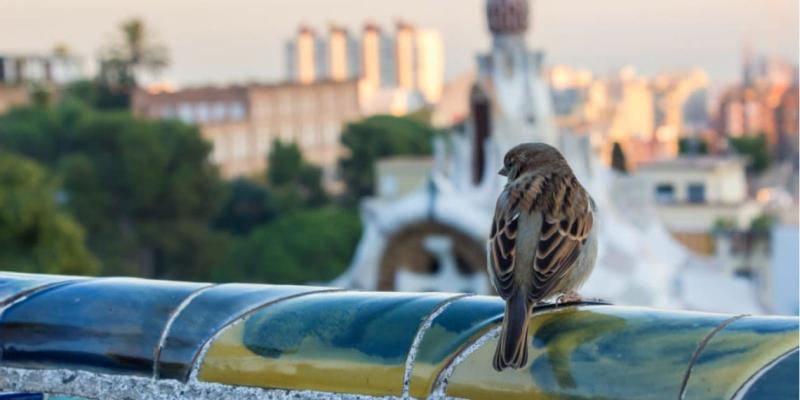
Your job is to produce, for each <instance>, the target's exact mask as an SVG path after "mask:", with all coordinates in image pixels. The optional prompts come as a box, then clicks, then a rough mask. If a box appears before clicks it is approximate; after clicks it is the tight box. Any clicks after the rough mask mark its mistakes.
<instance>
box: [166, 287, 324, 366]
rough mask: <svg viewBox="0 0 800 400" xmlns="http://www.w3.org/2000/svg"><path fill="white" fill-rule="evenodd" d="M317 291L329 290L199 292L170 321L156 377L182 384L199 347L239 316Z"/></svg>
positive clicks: (238, 289)
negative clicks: (263, 306)
mask: <svg viewBox="0 0 800 400" xmlns="http://www.w3.org/2000/svg"><path fill="white" fill-rule="evenodd" d="M320 290H331V289H330V288H323V287H314V286H289V285H286V286H273V285H248V284H226V285H219V286H214V287H212V288H209V289H207V290H204V291H202V292H201V293H200V294H199V295H198V296H197V297H195V298H194V299H192V301H191V302H190V303H189V305H188V306H186V308H184V309H183V310H182V311H181V312H180V314H178V316H177V317H176V318H175V320H174V321H173V323H172V326H171V327H170V330H169V332H168V334H167V337H166V340H165V342H164V348H163V349H162V350H161V354H160V356H159V358H158V377H159V378H166V379H177V380H181V381H186V380H187V379H188V377H189V372H190V370H191V368H192V365H193V363H194V360H195V358H196V357H197V356H198V354H199V353H200V350H201V349H202V347H203V345H204V344H205V343H206V342H207V341H208V340H209V339H211V338H212V337H213V336H214V334H215V333H217V332H218V331H219V330H220V329H222V328H224V327H225V326H226V325H228V324H230V323H231V322H233V321H235V320H236V319H238V318H239V317H241V316H242V314H244V313H246V312H247V311H249V310H253V309H254V308H257V307H259V306H262V305H264V304H267V303H270V302H274V301H277V300H280V299H283V298H286V297H289V296H294V295H298V294H301V293H311V292H318V291H320Z"/></svg>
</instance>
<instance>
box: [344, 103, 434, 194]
mask: <svg viewBox="0 0 800 400" xmlns="http://www.w3.org/2000/svg"><path fill="white" fill-rule="evenodd" d="M433 136H434V129H433V128H432V127H431V126H430V125H427V124H425V123H422V122H420V121H417V120H413V119H410V118H403V117H393V116H388V115H379V116H374V117H369V118H367V119H365V120H362V121H359V122H355V123H351V124H348V125H347V127H346V128H345V130H344V132H343V133H342V139H341V141H342V144H343V145H344V146H345V147H346V148H347V150H348V153H349V154H348V156H347V157H345V158H343V159H342V160H341V161H340V164H339V165H340V170H341V174H342V178H343V179H344V182H345V185H346V188H347V192H348V195H349V197H350V200H351V201H354V200H355V199H358V198H360V197H362V196H368V195H371V194H373V193H374V187H375V170H374V165H375V162H376V161H377V160H378V159H379V158H382V157H388V156H396V155H426V154H431V151H432V148H431V147H432V144H431V141H432V140H433Z"/></svg>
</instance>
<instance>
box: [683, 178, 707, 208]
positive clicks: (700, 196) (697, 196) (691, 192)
mask: <svg viewBox="0 0 800 400" xmlns="http://www.w3.org/2000/svg"><path fill="white" fill-rule="evenodd" d="M686 192H687V196H686V200H687V201H688V202H689V203H705V202H706V186H705V185H703V184H702V183H690V184H689V187H688V188H687V189H686Z"/></svg>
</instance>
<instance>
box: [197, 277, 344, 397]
mask: <svg viewBox="0 0 800 400" xmlns="http://www.w3.org/2000/svg"><path fill="white" fill-rule="evenodd" d="M342 291H344V289H340V288H331V289H323V290H316V291H311V292H301V293H295V294H293V295H289V296H286V297H280V298H277V299H273V300H270V301H268V302H266V303H262V304H259V305H257V306H255V307H253V308H250V309H248V310H247V311H245V312H243V313H242V315H240V316H239V317H238V318H236V319H235V320H233V321H231V322H229V323H227V324H225V325H223V326H221V327H219V330H218V331H217V332H216V333H214V335H213V336H211V338H209V339H208V340H206V342H205V343H203V347H201V348H200V351H199V352H198V353H197V354H196V355H195V358H194V359H193V360H192V369H191V370H190V371H189V383H197V382H199V381H198V380H197V374H198V373H199V372H200V366H201V365H202V364H203V360H204V359H205V358H206V353H208V349H209V348H211V345H212V344H213V343H214V342H216V341H217V339H219V337H220V336H222V334H223V333H225V332H226V331H227V330H228V329H229V328H230V327H232V326H234V325H236V324H238V323H240V322H242V321H244V320H245V319H246V318H247V317H249V316H250V315H252V314H254V313H256V312H258V311H259V310H261V309H263V308H265V307H268V306H271V305H273V304H275V303H280V302H282V301H284V300H290V299H294V298H298V297H303V296H308V295H312V294H323V293H338V292H342Z"/></svg>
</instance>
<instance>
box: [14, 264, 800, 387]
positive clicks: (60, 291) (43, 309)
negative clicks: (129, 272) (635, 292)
mask: <svg viewBox="0 0 800 400" xmlns="http://www.w3.org/2000/svg"><path fill="white" fill-rule="evenodd" d="M502 311H503V303H502V302H501V301H500V300H499V299H497V298H493V297H485V296H466V295H459V294H445V293H372V292H353V291H342V290H336V289H330V288H322V287H306V286H270V285H245V284H223V285H209V284H201V283H182V282H164V281H149V280H141V279H127V278H96V279H85V278H76V277H62V276H46V275H22V274H10V273H8V274H0V346H1V347H0V350H2V354H0V391H11V392H29V393H50V394H61V395H69V396H79V397H82V398H96V399H165V398H201V399H222V398H231V399H259V398H374V397H384V398H391V397H417V398H426V397H459V398H475V399H480V398H491V399H499V398H503V399H514V398H520V399H521V398H543V399H548V398H553V399H566V398H570V399H589V398H603V399H612V398H613V399H647V398H654V399H655V398H658V399H662V398H672V399H675V398H686V399H721V398H722V399H729V398H743V399H756V398H758V399H780V398H797V383H798V382H797V363H798V350H797V348H798V319H797V318H788V317H751V316H744V315H719V314H707V313H696V312H677V311H662V310H652V309H644V308H629V307H617V306H609V305H592V304H580V305H569V306H561V307H543V308H540V309H538V310H537V311H536V313H535V314H534V316H533V317H531V329H530V340H529V351H530V357H529V359H530V362H529V364H528V365H527V367H526V368H524V369H521V370H516V371H506V372H503V373H497V372H495V371H494V370H493V369H492V367H491V356H492V353H493V351H494V346H495V344H496V337H497V333H498V329H499V328H498V326H499V320H500V318H501V316H502Z"/></svg>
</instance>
